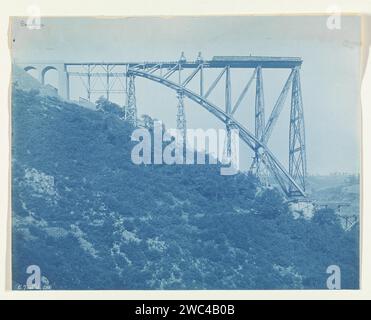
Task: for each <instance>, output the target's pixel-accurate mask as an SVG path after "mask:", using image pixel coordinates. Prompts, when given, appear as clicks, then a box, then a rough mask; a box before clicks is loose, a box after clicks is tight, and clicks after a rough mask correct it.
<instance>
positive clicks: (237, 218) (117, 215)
mask: <svg viewBox="0 0 371 320" xmlns="http://www.w3.org/2000/svg"><path fill="white" fill-rule="evenodd" d="M12 112H13V115H12V116H13V159H12V169H13V172H12V179H13V183H12V188H13V190H12V198H13V199H12V203H13V286H14V288H15V289H17V288H22V286H23V285H24V284H25V283H26V278H27V276H28V275H27V274H26V268H27V266H29V265H38V266H40V268H41V271H42V275H43V276H44V278H43V279H44V280H43V281H44V285H45V287H51V288H52V289H283V288H326V279H327V277H328V275H327V274H326V268H327V267H328V266H329V265H333V264H336V265H339V266H340V268H341V270H342V287H343V288H357V287H358V230H356V229H354V230H352V231H351V232H347V233H345V232H344V231H343V230H342V229H341V227H340V226H339V225H338V224H337V223H336V222H334V221H333V220H331V219H321V218H320V217H321V213H318V214H317V217H319V218H316V219H313V220H312V221H307V220H304V219H297V220H294V219H293V218H292V216H291V214H289V212H288V208H287V205H286V204H285V203H284V202H283V199H282V198H281V196H280V195H279V194H278V193H277V192H276V191H275V190H262V189H261V188H260V187H259V184H258V182H257V181H256V180H255V178H254V177H252V176H247V175H244V174H238V175H235V176H221V175H220V174H219V168H218V166H215V165H209V166H207V165H204V166H197V165H195V166H162V165H149V166H137V165H134V164H132V163H131V160H130V152H131V148H132V146H133V144H132V142H131V141H130V135H131V132H132V129H133V128H132V127H130V126H129V125H128V124H127V123H125V122H123V121H122V120H120V119H119V118H117V117H115V116H114V115H109V114H105V113H101V112H94V111H90V110H87V109H84V108H81V107H79V106H77V105H74V104H69V103H66V102H62V101H60V100H58V99H57V98H55V97H45V96H39V95H37V94H36V92H25V91H22V90H19V89H14V90H13V102H12ZM322 214H324V213H323V212H322ZM326 214H328V215H331V212H327V213H326Z"/></svg>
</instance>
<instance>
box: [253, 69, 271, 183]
mask: <svg viewBox="0 0 371 320" xmlns="http://www.w3.org/2000/svg"><path fill="white" fill-rule="evenodd" d="M264 106H265V103H264V86H263V73H262V68H261V66H258V67H257V68H256V89H255V137H256V138H257V139H258V140H259V141H262V140H263V135H264V129H265V110H264ZM262 157H264V155H263V154H260V152H259V144H256V145H255V155H254V160H253V163H252V165H251V167H250V171H251V172H252V173H254V174H255V175H256V176H258V177H259V178H260V180H261V182H263V183H264V184H267V183H268V181H267V178H268V176H267V175H268V171H267V170H266V168H265V166H264V164H263V159H262Z"/></svg>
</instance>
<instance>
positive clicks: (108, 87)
mask: <svg viewBox="0 0 371 320" xmlns="http://www.w3.org/2000/svg"><path fill="white" fill-rule="evenodd" d="M106 70H107V75H106V96H107V100H109V91H110V83H109V73H110V68H109V65H108V64H107V66H106Z"/></svg>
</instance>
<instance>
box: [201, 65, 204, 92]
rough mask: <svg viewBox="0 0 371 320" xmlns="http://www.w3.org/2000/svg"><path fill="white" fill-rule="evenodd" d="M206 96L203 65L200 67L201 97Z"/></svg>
mask: <svg viewBox="0 0 371 320" xmlns="http://www.w3.org/2000/svg"><path fill="white" fill-rule="evenodd" d="M203 95H204V65H203V64H201V67H200V96H201V97H203Z"/></svg>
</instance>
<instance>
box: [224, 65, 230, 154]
mask: <svg viewBox="0 0 371 320" xmlns="http://www.w3.org/2000/svg"><path fill="white" fill-rule="evenodd" d="M225 71H226V73H225V112H226V113H227V114H228V115H230V114H231V112H232V91H231V68H230V66H227V67H226V70H225ZM225 126H226V130H227V137H226V146H225V153H224V155H225V157H226V159H227V160H228V159H230V157H231V153H232V147H231V126H230V121H229V119H227V122H226V124H225Z"/></svg>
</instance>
